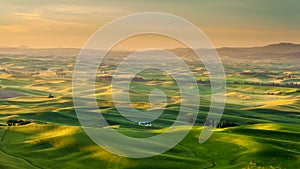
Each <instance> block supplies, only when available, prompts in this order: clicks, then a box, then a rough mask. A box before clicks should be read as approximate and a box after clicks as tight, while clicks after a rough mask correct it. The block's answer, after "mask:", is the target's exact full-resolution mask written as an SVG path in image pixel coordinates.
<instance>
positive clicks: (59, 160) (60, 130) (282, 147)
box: [2, 123, 300, 169]
mask: <svg viewBox="0 0 300 169" xmlns="http://www.w3.org/2000/svg"><path fill="white" fill-rule="evenodd" d="M270 128H271V129H270ZM275 128H276V130H274V129H275ZM291 130H292V131H291ZM200 131H201V129H200V128H196V127H195V128H194V129H193V130H192V131H191V132H190V134H189V135H188V137H186V138H185V139H184V140H183V141H182V142H181V143H180V144H179V145H177V146H176V147H174V148H173V149H171V150H169V151H168V152H166V153H164V154H162V155H159V156H156V157H152V158H147V159H127V158H122V157H117V156H115V155H113V154H110V153H108V152H106V151H104V150H103V149H101V148H99V147H97V145H95V144H94V143H93V142H92V141H91V140H89V138H88V137H87V136H86V135H85V134H84V132H83V131H82V130H81V129H80V128H79V127H64V126H56V125H38V124H31V125H27V126H23V127H11V128H10V129H9V130H8V131H7V133H6V135H5V137H4V138H3V142H2V146H3V147H4V150H5V151H7V152H9V153H11V154H17V155H18V156H19V157H22V158H25V159H27V160H29V161H30V162H32V163H33V164H35V165H38V166H43V168H84V167H85V168H86V167H87V168H97V167H98V168H114V167H116V168H132V169H133V168H206V167H210V166H214V168H243V167H246V166H247V165H249V164H250V162H255V163H256V164H257V165H260V166H279V167H282V168H297V167H298V166H299V165H300V162H299V161H297V160H298V159H299V158H300V153H299V152H300V144H299V138H300V129H299V127H298V126H294V125H274V124H269V123H268V124H259V125H248V126H243V127H234V128H228V129H223V130H221V129H220V130H218V131H216V132H215V133H214V134H213V136H212V137H211V138H210V140H209V141H207V142H205V143H203V144H199V143H198V142H197V138H198V136H199V132H200ZM123 132H124V131H123ZM127 132H132V131H130V130H127ZM145 132H151V131H149V130H146V131H143V132H140V133H136V135H138V134H142V135H143V134H144V133H145ZM131 134H132V133H131ZM283 158H284V159H283ZM49 159H51V160H49Z"/></svg>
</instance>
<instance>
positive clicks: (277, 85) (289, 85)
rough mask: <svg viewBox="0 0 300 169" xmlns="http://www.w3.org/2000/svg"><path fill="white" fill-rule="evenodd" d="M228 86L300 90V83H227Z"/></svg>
mask: <svg viewBox="0 0 300 169" xmlns="http://www.w3.org/2000/svg"><path fill="white" fill-rule="evenodd" d="M227 83H228V84H241V85H243V84H244V85H255V86H275V87H286V88H300V84H298V83H293V82H291V83H274V82H270V83H262V82H238V81H234V82H227Z"/></svg>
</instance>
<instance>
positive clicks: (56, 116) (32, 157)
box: [0, 55, 300, 169]
mask: <svg viewBox="0 0 300 169" xmlns="http://www.w3.org/2000/svg"><path fill="white" fill-rule="evenodd" d="M58 60H59V61H58ZM74 60H75V59H74V57H69V58H68V57H53V58H52V57H33V56H18V55H16V56H10V55H1V56H0V64H1V65H0V82H1V83H0V125H1V126H0V156H1V158H0V168H64V169H65V168H72V169H73V168H111V169H113V168H114V169H115V168H126V169H134V168H147V169H150V168H153V169H154V168H159V169H162V168H173V169H175V168H178V169H179V168H216V169H217V168H219V169H225V168H236V169H240V168H245V169H248V168H260V169H261V168H266V169H273V168H286V169H293V168H295V169H297V168H300V162H299V161H300V126H299V124H300V116H299V115H300V90H299V88H297V87H288V86H287V87H282V86H281V87H280V86H271V85H264V84H265V83H273V82H276V83H280V84H287V83H299V78H300V71H299V70H297V69H296V66H298V65H293V64H291V63H276V64H272V63H269V64H268V63H265V62H263V63H255V64H252V65H249V64H248V62H239V63H230V62H226V60H225V64H224V66H225V72H226V75H227V81H228V82H229V83H228V84H227V94H226V97H227V100H226V106H225V111H224V114H223V117H222V121H223V122H230V123H233V124H235V126H234V127H226V128H218V129H216V131H215V132H214V134H213V135H212V137H211V138H210V139H209V140H208V141H207V142H205V143H202V144H199V143H198V138H199V134H200V132H201V130H202V127H203V125H204V122H205V117H206V116H207V112H208V110H209V106H210V99H211V98H210V96H211V95H210V94H211V93H210V86H209V85H208V84H206V83H198V88H199V92H200V105H201V106H200V109H199V113H198V117H197V119H196V123H195V126H194V127H193V129H192V130H191V131H190V132H189V134H188V135H187V137H186V138H184V139H183V140H182V141H181V142H180V144H178V145H177V146H176V147H174V148H172V149H171V150H169V151H167V152H165V153H163V154H161V155H159V156H155V157H151V158H146V159H130V158H125V157H119V156H116V155H114V154H112V153H110V152H107V151H106V150H104V149H102V148H101V147H99V146H97V145H96V144H95V143H94V142H93V141H92V140H91V139H90V138H89V137H88V136H87V135H86V134H85V132H84V131H83V129H82V128H81V127H80V124H79V121H78V119H77V116H76V113H75V110H74V106H73V100H72V79H71V76H70V75H71V74H72V71H71V70H72V69H73V67H74ZM120 60H121V59H119V58H117V59H114V60H113V62H112V64H111V65H109V64H108V62H109V58H107V60H105V61H104V62H103V65H100V68H99V70H101V71H99V74H98V75H99V76H109V75H112V73H111V72H112V71H111V70H112V69H114V68H115V65H116V64H117V63H119V62H120ZM187 62H188V61H187ZM199 65H200V66H197V64H195V63H194V62H190V65H189V66H190V68H191V69H192V71H193V73H194V74H195V76H196V79H197V80H202V81H207V80H208V76H207V73H206V71H205V68H204V67H202V66H201V64H199ZM247 65H248V66H247ZM287 67H289V69H290V70H289V71H288V70H286V69H287ZM291 70H292V71H291ZM33 72H34V73H33ZM37 72H38V73H37ZM249 72H252V73H249ZM139 76H140V77H143V78H144V79H145V81H135V82H132V83H131V85H130V89H129V91H127V92H129V93H130V99H131V101H132V103H131V104H132V105H133V107H135V108H137V109H139V110H147V109H149V108H151V104H149V93H150V92H151V91H153V90H154V89H160V90H162V91H164V93H165V94H166V96H167V99H166V108H165V110H164V113H163V114H162V115H161V116H160V117H159V118H158V119H157V120H155V121H153V122H152V127H144V126H139V125H138V124H137V123H135V122H132V121H129V120H127V119H125V118H124V117H122V115H121V114H119V113H118V111H117V110H116V108H115V107H114V103H113V101H112V96H111V92H112V90H111V85H110V82H108V81H102V80H99V81H96V83H95V96H96V97H97V102H98V105H99V108H100V109H101V113H102V114H103V115H104V117H105V118H106V120H107V121H108V123H109V124H110V125H111V126H110V127H112V128H115V130H117V131H118V132H120V133H122V134H124V135H128V136H132V137H150V136H153V135H157V134H159V133H161V132H163V130H164V129H165V128H167V127H169V126H170V125H171V124H172V123H173V121H174V120H175V119H176V117H177V114H178V111H179V108H180V103H181V101H182V100H181V97H180V90H179V88H178V85H177V84H176V82H175V81H173V80H172V78H170V77H168V76H167V75H165V74H164V73H162V72H157V71H153V70H152V71H151V70H148V71H145V72H141V73H140V74H139ZM154 77H155V78H154ZM262 83H263V84H262ZM120 92H122V91H120ZM82 93H83V94H84V93H85V91H82ZM49 95H51V96H54V97H53V98H50V97H49ZM94 113H97V112H94ZM98 113H99V112H98ZM12 119H13V120H24V121H29V122H30V124H26V125H19V126H8V125H6V123H7V121H8V120H12ZM99 127H108V126H99ZM141 151H143V150H141Z"/></svg>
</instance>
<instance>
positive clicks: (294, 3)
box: [0, 0, 300, 48]
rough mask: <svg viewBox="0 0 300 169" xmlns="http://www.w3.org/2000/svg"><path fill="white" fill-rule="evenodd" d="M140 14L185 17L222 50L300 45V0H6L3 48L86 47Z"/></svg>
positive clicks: (0, 13) (1, 20) (0, 15)
mask: <svg viewBox="0 0 300 169" xmlns="http://www.w3.org/2000/svg"><path fill="white" fill-rule="evenodd" d="M135 12H166V13H171V14H174V15H178V16H180V17H183V18H185V19H187V20H189V21H191V22H192V23H193V24H195V25H196V26H198V27H199V28H200V29H201V30H202V31H203V32H204V33H206V34H207V36H208V37H209V38H210V40H211V41H212V43H213V45H215V46H216V47H221V46H259V45H264V44H268V43H276V42H281V41H285V42H295V43H300V1H299V0H197V1H196V0H165V1H162V0H151V1H146V0H126V1H125V0H115V1H113V0H53V1H45V0H26V1H25V0H0V46H21V45H27V46H30V47H79V48H80V47H82V46H83V45H84V43H85V41H86V40H87V39H88V38H89V37H90V36H91V35H92V34H93V33H94V32H95V31H96V30H97V29H98V28H100V27H101V26H102V25H104V24H106V23H108V22H110V21H112V20H114V19H116V18H118V17H121V16H124V15H128V14H132V13H135Z"/></svg>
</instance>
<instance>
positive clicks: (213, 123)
mask: <svg viewBox="0 0 300 169" xmlns="http://www.w3.org/2000/svg"><path fill="white" fill-rule="evenodd" d="M204 125H205V126H211V127H217V128H226V127H235V126H239V125H238V124H236V123H233V122H230V121H227V120H221V121H220V122H219V123H218V122H217V121H215V120H214V119H206V121H205V123H204Z"/></svg>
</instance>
